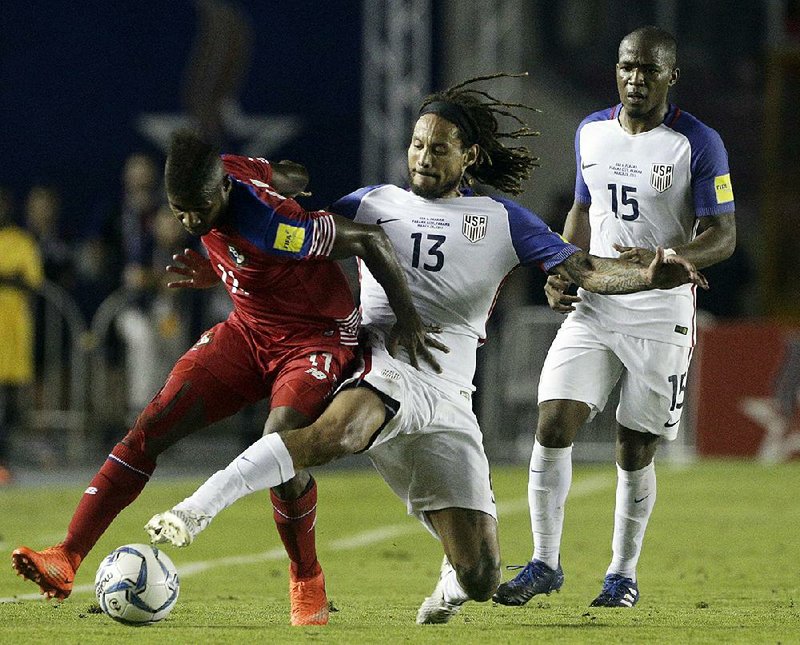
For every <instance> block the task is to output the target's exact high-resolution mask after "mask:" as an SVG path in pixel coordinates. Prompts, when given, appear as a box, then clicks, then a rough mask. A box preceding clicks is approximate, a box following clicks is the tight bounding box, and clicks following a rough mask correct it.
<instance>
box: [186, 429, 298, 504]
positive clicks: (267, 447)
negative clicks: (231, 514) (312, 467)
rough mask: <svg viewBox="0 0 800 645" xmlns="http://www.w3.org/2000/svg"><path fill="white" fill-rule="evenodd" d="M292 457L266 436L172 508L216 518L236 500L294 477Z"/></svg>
mask: <svg viewBox="0 0 800 645" xmlns="http://www.w3.org/2000/svg"><path fill="white" fill-rule="evenodd" d="M294 475H295V472H294V464H293V462H292V456H291V455H290V454H289V451H288V450H287V449H286V445H285V444H284V443H283V439H281V437H280V435H279V434H278V433H277V432H273V433H272V434H268V435H265V436H263V437H261V439H259V440H258V441H256V442H255V443H254V444H253V445H251V446H250V447H249V448H247V450H245V451H244V452H243V453H242V454H240V455H239V456H238V457H236V459H234V460H233V461H232V462H231V463H230V464H228V465H227V466H226V467H225V469H224V470H218V471H217V472H216V473H214V474H213V475H211V477H209V478H208V479H207V480H206V481H205V483H204V484H203V485H202V486H200V488H198V489H197V490H196V491H195V492H194V493H192V495H190V496H189V497H187V498H186V499H185V500H183V501H182V502H180V503H179V504H177V505H176V506H175V508H177V509H180V510H192V511H195V512H198V513H202V514H203V515H208V516H210V517H212V518H213V517H215V516H216V515H217V513H219V512H220V511H221V510H223V509H225V508H228V506H230V505H231V504H233V503H234V502H235V501H236V500H237V499H240V498H242V497H244V496H245V495H249V494H250V493H253V492H255V491H257V490H264V489H265V488H272V487H273V486H277V485H278V484H282V483H284V482H287V481H289V480H290V479H291V478H292V477H294Z"/></svg>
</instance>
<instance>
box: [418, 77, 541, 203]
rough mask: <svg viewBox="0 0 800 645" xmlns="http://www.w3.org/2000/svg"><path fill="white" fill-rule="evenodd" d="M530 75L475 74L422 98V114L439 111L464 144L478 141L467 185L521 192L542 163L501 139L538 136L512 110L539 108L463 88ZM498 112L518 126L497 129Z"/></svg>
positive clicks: (514, 192) (466, 172)
mask: <svg viewBox="0 0 800 645" xmlns="http://www.w3.org/2000/svg"><path fill="white" fill-rule="evenodd" d="M527 75H528V74H527V72H525V73H523V74H507V73H505V72H498V73H496V74H490V75H488V76H476V77H474V78H470V79H469V80H466V81H463V82H462V83H459V84H458V85H454V86H453V87H451V88H449V89H446V90H444V91H443V92H437V93H435V94H431V95H429V96H427V97H425V99H423V101H422V106H421V107H420V111H419V115H420V116H422V115H423V114H429V113H434V114H438V115H440V116H442V117H443V118H445V119H447V120H448V121H451V122H452V123H454V124H455V125H456V126H458V130H459V135H460V137H461V142H462V143H463V144H464V146H465V147H468V146H471V145H472V144H474V143H477V144H478V146H479V152H478V158H477V160H476V161H475V163H474V164H472V165H471V166H468V167H467V169H466V170H465V171H464V179H465V181H466V183H467V184H468V185H470V186H472V185H474V184H475V183H479V184H485V185H487V186H493V187H494V188H497V189H498V190H501V191H503V192H505V193H510V194H512V195H519V194H520V193H521V192H522V187H521V183H522V182H523V181H524V180H526V179H528V177H530V173H531V170H532V169H533V168H534V167H536V166H538V165H539V164H538V161H539V158H538V157H534V156H533V155H532V154H531V152H530V150H528V148H527V147H525V146H517V147H509V146H505V145H503V143H501V142H500V139H521V138H522V137H535V136H538V135H539V133H538V132H535V131H533V130H531V129H530V128H529V127H528V125H527V124H526V123H525V122H524V121H523V120H522V119H521V118H520V117H519V116H517V115H516V114H513V113H512V112H511V111H510V110H511V109H513V108H520V109H524V110H531V111H533V112H538V111H539V110H537V109H536V108H533V107H531V106H529V105H524V104H522V103H507V102H505V101H501V100H499V99H497V98H495V97H494V96H492V95H491V94H489V93H488V92H484V91H482V90H476V89H473V88H469V89H464V88H465V87H466V86H467V85H471V84H473V83H477V82H478V81H486V80H489V79H493V78H517V77H520V76H527ZM497 115H501V116H506V117H509V118H511V119H513V120H514V121H516V123H517V124H518V125H519V127H518V128H517V129H516V130H514V131H512V132H498V127H499V126H498V123H497Z"/></svg>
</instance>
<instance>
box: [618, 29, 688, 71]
mask: <svg viewBox="0 0 800 645" xmlns="http://www.w3.org/2000/svg"><path fill="white" fill-rule="evenodd" d="M634 39H642V40H644V41H647V42H648V43H650V44H651V45H656V46H658V47H663V48H664V50H666V53H667V56H669V58H670V64H671V65H672V67H675V65H677V63H678V42H677V41H676V40H675V36H673V35H672V34H671V33H670V32H668V31H667V30H666V29H662V28H661V27H656V26H655V25H645V26H644V27H639V28H638V29H634V30H633V31H632V32H631V33H629V34H628V35H627V36H625V37H624V38H623V39H622V40H621V41H620V42H619V47H620V50H621V49H622V43H624V42H625V41H626V40H634Z"/></svg>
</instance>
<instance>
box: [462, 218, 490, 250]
mask: <svg viewBox="0 0 800 645" xmlns="http://www.w3.org/2000/svg"><path fill="white" fill-rule="evenodd" d="M488 221H489V218H488V217H487V216H486V215H470V214H469V213H464V222H463V224H462V225H461V232H462V233H463V234H464V237H466V238H467V239H468V240H469V241H470V242H472V243H473V244H475V242H480V241H481V240H482V239H483V238H484V237H486V224H487V222H488Z"/></svg>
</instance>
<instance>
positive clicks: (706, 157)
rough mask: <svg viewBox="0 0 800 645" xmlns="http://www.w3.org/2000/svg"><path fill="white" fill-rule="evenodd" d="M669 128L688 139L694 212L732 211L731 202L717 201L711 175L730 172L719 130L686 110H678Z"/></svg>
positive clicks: (733, 208)
mask: <svg viewBox="0 0 800 645" xmlns="http://www.w3.org/2000/svg"><path fill="white" fill-rule="evenodd" d="M669 127H671V128H672V129H673V130H675V131H676V132H679V133H680V134H682V135H684V136H685V137H686V138H687V139H688V140H689V146H690V148H691V151H692V159H691V173H692V199H693V201H694V209H695V213H696V214H697V215H700V216H703V215H716V214H720V213H729V212H732V211H734V210H735V205H734V202H733V201H730V202H725V203H723V204H718V203H717V194H716V190H715V186H714V178H715V177H719V176H721V175H726V174H728V173H730V166H729V165H728V152H727V151H726V150H725V144H723V142H722V137H720V136H719V133H717V131H716V130H714V129H713V128H710V127H708V126H707V125H706V124H705V123H703V122H702V121H700V120H699V119H697V118H696V117H694V116H693V115H691V114H689V113H688V112H681V113H680V114H679V116H678V117H677V118H676V119H675V120H674V122H672V123H671V124H670V125H669Z"/></svg>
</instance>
